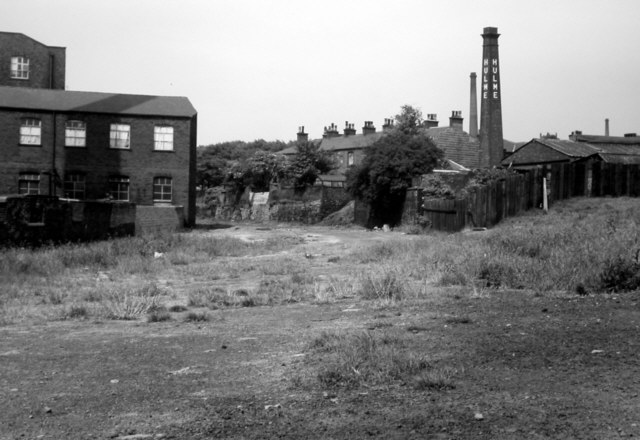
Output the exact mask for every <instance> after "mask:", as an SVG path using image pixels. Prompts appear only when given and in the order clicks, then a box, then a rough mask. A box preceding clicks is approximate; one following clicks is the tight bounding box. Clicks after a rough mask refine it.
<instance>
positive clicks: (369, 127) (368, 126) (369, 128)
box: [362, 121, 376, 135]
mask: <svg viewBox="0 0 640 440" xmlns="http://www.w3.org/2000/svg"><path fill="white" fill-rule="evenodd" d="M375 132H376V127H375V126H374V125H373V121H364V127H362V134H364V135H368V134H373V133H375Z"/></svg>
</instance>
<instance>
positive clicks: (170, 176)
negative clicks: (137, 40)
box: [0, 33, 197, 226]
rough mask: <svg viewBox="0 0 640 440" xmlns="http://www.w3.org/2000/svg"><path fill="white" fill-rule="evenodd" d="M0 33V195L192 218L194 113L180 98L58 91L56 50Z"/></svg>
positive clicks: (60, 73)
mask: <svg viewBox="0 0 640 440" xmlns="http://www.w3.org/2000/svg"><path fill="white" fill-rule="evenodd" d="M0 40H1V41H0V42H2V43H6V42H10V43H7V44H2V46H0V48H1V49H0V65H2V66H3V69H0V75H2V79H1V80H0V194H5V195H6V194H44V195H52V196H59V197H65V198H72V199H80V200H92V199H110V200H113V201H123V202H133V203H135V204H136V205H138V206H142V207H145V206H147V207H175V208H180V207H181V208H182V213H183V219H184V223H185V224H186V225H188V226H189V225H193V224H194V223H195V165H196V163H195V160H196V135H197V112H196V110H195V108H194V107H193V105H192V104H191V103H190V101H189V100H188V99H187V98H185V97H169V96H149V95H132V94H117V93H100V92H78V91H67V90H64V74H65V69H64V60H65V57H64V48H53V49H51V48H48V47H47V46H44V45H42V44H40V43H38V42H36V41H35V40H32V39H31V38H29V37H26V36H24V35H22V34H10V33H0ZM60 59H61V61H60ZM47 60H48V61H47ZM61 63H62V65H60V64H61ZM42 70H46V72H44V73H43V72H42ZM42 78H45V79H46V78H49V81H48V82H47V81H45V80H43V79H42ZM143 211H144V212H147V214H146V215H148V216H154V215H156V214H154V212H153V210H149V209H147V210H140V212H143Z"/></svg>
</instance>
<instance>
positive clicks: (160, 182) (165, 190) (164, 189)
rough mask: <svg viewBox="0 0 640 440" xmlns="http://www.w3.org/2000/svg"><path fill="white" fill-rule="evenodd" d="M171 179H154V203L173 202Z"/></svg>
mask: <svg viewBox="0 0 640 440" xmlns="http://www.w3.org/2000/svg"><path fill="white" fill-rule="evenodd" d="M171 186H172V182H171V177H155V178H154V179H153V201H154V202H164V203H167V202H169V203H170V202H171Z"/></svg>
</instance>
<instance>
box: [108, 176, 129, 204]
mask: <svg viewBox="0 0 640 440" xmlns="http://www.w3.org/2000/svg"><path fill="white" fill-rule="evenodd" d="M109 195H110V196H111V198H113V200H120V201H123V202H128V201H129V178H128V177H126V176H114V177H110V178H109Z"/></svg>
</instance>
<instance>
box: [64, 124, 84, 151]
mask: <svg viewBox="0 0 640 440" xmlns="http://www.w3.org/2000/svg"><path fill="white" fill-rule="evenodd" d="M64 146H65V147H86V146H87V124H85V123H84V122H83V121H67V122H66V124H65V126H64Z"/></svg>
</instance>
